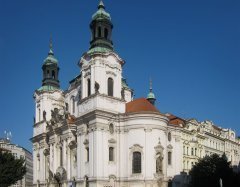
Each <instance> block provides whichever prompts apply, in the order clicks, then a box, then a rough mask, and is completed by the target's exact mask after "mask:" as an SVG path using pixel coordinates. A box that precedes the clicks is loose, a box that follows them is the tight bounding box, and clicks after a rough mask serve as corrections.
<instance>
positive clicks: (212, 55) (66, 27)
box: [0, 0, 240, 150]
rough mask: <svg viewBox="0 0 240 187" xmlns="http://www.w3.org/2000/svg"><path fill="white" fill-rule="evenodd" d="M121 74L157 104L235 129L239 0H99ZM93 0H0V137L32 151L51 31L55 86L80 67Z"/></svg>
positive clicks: (239, 90)
mask: <svg viewBox="0 0 240 187" xmlns="http://www.w3.org/2000/svg"><path fill="white" fill-rule="evenodd" d="M104 3H105V5H106V9H107V11H108V12H110V13H111V16H112V20H113V24H114V30H113V41H114V45H115V50H116V51H117V52H118V53H119V55H120V56H121V57H122V58H123V59H124V60H125V61H126V65H125V66H124V77H125V78H127V81H128V83H129V85H130V86H131V87H132V88H133V89H134V90H135V97H136V98H138V97H144V96H146V95H147V93H148V89H149V77H152V79H153V89H154V92H155V94H156V97H157V106H158V108H159V110H160V111H161V112H170V113H173V114H175V115H179V116H181V117H184V118H196V119H198V120H207V119H208V120H212V121H213V122H214V123H215V124H217V125H219V126H222V127H224V128H232V129H235V130H236V131H237V133H238V134H240V99H239V97H240V73H239V70H240V11H239V10H240V1H239V0H227V1H226V0H224V1H223V0H216V1H215V0H196V1H193V0H188V1H187V0H182V1H179V0H164V1H162V0H161V1H160V0H148V1H143V0H140V1H136V0H135V1H134V0H131V1H130V0H114V1H113V0H105V1H104ZM97 5H98V0H91V1H89V0H69V1H66V0H52V1H49V0H42V1H33V0H21V1H19V0H0V85H1V87H0V88H1V91H0V103H1V107H0V117H1V120H0V136H3V132H4V130H9V131H12V134H13V142H14V143H17V144H19V145H21V146H24V147H26V148H27V149H30V150H31V143H30V141H29V138H31V136H32V131H33V116H34V100H33V93H34V90H35V89H37V88H39V87H40V86H41V80H42V70H41V66H42V63H43V60H44V58H45V57H46V56H47V53H48V49H49V48H48V46H49V38H50V35H52V36H53V42H54V43H53V44H54V46H53V47H54V52H55V56H56V57H57V58H58V60H59V65H60V68H61V69H60V80H61V87H62V88H63V89H66V88H67V86H68V81H70V80H71V79H72V78H74V77H75V76H76V75H78V74H79V71H80V70H79V68H78V66H77V61H78V60H79V59H80V57H81V55H82V54H83V53H84V52H85V51H86V50H87V49H88V48H89V40H90V30H89V23H90V21H91V16H92V14H93V13H94V12H95V11H96V7H97Z"/></svg>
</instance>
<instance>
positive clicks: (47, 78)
mask: <svg viewBox="0 0 240 187" xmlns="http://www.w3.org/2000/svg"><path fill="white" fill-rule="evenodd" d="M49 48H50V49H49V52H48V56H47V58H46V59H45V60H44V63H43V66H42V70H43V80H42V86H53V87H55V88H59V87H60V86H59V80H58V72H59V67H58V60H57V59H56V58H55V57H54V53H53V49H52V39H50V44H49Z"/></svg>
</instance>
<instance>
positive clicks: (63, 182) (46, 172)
mask: <svg viewBox="0 0 240 187" xmlns="http://www.w3.org/2000/svg"><path fill="white" fill-rule="evenodd" d="M90 28H91V33H92V39H91V42H90V49H89V50H88V51H87V52H86V53H84V54H83V55H82V57H81V59H80V61H79V63H78V65H79V67H80V70H79V72H80V73H79V75H78V76H77V77H76V78H74V79H73V80H72V81H70V85H69V88H68V89H67V90H66V91H63V90H62V89H61V88H60V83H59V79H58V74H59V67H58V60H57V59H56V58H55V56H54V53H53V49H52V44H51V43H50V51H49V53H48V56H47V58H46V59H45V60H44V63H43V66H42V71H43V80H42V86H41V87H40V88H39V89H37V90H36V91H35V93H34V99H35V103H36V114H35V122H34V129H33V137H32V139H31V140H32V142H33V183H34V186H37V187H42V186H50V187H51V186H52V187H53V186H62V187H68V186H71V187H75V186H76V187H129V186H131V187H134V186H135V187H141V186H149V187H166V186H168V185H169V184H170V183H173V185H177V183H178V182H179V183H182V181H178V179H176V184H175V183H174V177H175V176H176V175H180V173H181V172H183V171H186V172H188V171H189V170H190V169H191V167H192V165H194V164H195V163H196V162H197V161H198V159H199V158H202V157H203V156H204V155H206V154H212V153H217V154H222V153H224V152H226V153H227V156H228V158H230V159H232V161H233V162H234V163H235V164H238V162H239V160H240V151H239V150H240V141H239V140H237V139H236V135H235V133H234V132H233V131H231V132H230V131H228V130H225V129H221V128H219V127H216V126H214V125H213V124H212V123H211V122H197V121H196V120H185V119H181V118H179V117H176V116H174V115H172V114H162V113H160V112H159V110H158V109H157V108H156V107H155V106H154V102H155V96H154V93H153V92H152V88H150V92H149V94H148V96H147V98H139V99H134V98H133V90H132V89H131V88H130V87H129V86H128V84H127V82H126V80H125V79H123V77H122V68H123V66H124V63H125V62H124V60H123V59H121V57H120V56H119V55H118V54H117V53H116V52H114V48H113V42H112V39H111V35H112V30H113V25H112V22H111V17H110V14H109V13H107V12H106V10H105V6H104V4H103V3H102V1H101V2H100V4H99V6H98V10H97V12H96V13H95V14H94V15H93V16H92V22H91V23H90ZM232 133H234V134H232ZM229 137H231V138H229ZM210 139H211V143H210ZM212 141H213V142H214V143H212ZM227 146H228V149H226V147H227ZM233 146H234V148H233Z"/></svg>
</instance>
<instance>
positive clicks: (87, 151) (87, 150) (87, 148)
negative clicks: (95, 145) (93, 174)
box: [86, 147, 89, 162]
mask: <svg viewBox="0 0 240 187" xmlns="http://www.w3.org/2000/svg"><path fill="white" fill-rule="evenodd" d="M86 154H87V162H89V147H86Z"/></svg>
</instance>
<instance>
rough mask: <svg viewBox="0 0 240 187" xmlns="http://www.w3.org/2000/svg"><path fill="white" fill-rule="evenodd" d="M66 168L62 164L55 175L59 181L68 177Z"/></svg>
mask: <svg viewBox="0 0 240 187" xmlns="http://www.w3.org/2000/svg"><path fill="white" fill-rule="evenodd" d="M66 176H67V175H66V170H65V168H64V167H62V166H60V167H58V168H57V171H56V174H55V175H54V179H55V180H56V181H57V182H58V183H59V182H60V181H63V180H65V179H66Z"/></svg>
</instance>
